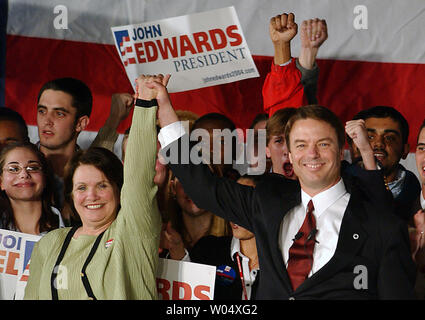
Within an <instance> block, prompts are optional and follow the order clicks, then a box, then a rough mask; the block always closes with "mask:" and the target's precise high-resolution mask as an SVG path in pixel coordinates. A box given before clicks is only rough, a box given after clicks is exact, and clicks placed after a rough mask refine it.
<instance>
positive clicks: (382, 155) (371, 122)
mask: <svg viewBox="0 0 425 320" xmlns="http://www.w3.org/2000/svg"><path fill="white" fill-rule="evenodd" d="M365 124H366V129H367V132H368V136H369V141H370V144H371V146H372V149H373V154H374V156H375V157H376V158H377V159H378V160H379V161H380V162H381V164H382V166H383V169H384V172H385V174H386V176H387V179H388V181H393V180H394V179H395V177H396V175H397V167H398V164H399V162H400V160H401V159H405V158H406V156H407V154H408V152H409V145H408V144H404V143H403V137H402V133H401V128H400V125H399V123H398V122H397V121H395V120H394V119H392V118H390V117H387V118H373V117H372V118H368V119H366V120H365Z"/></svg>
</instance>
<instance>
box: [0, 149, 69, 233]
mask: <svg viewBox="0 0 425 320" xmlns="http://www.w3.org/2000/svg"><path fill="white" fill-rule="evenodd" d="M0 168H1V172H0V186H1V192H0V214H1V216H0V217H1V218H0V228H1V229H7V230H12V231H19V232H23V233H29V234H37V235H39V234H41V235H42V234H45V233H47V232H48V231H51V230H53V229H56V228H58V227H63V226H64V225H63V222H62V218H61V216H60V213H59V211H58V210H57V209H56V208H54V207H53V206H52V203H53V190H52V186H53V182H52V181H53V173H52V171H51V169H50V167H49V165H48V163H47V161H46V158H45V157H44V155H43V154H42V153H41V152H40V151H39V150H38V149H37V147H36V146H35V145H34V144H32V143H29V142H24V143H13V144H10V145H7V146H6V147H5V148H4V149H3V150H2V152H1V154H0Z"/></svg>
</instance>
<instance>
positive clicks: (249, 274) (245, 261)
mask: <svg viewBox="0 0 425 320" xmlns="http://www.w3.org/2000/svg"><path fill="white" fill-rule="evenodd" d="M236 253H237V254H238V255H239V257H240V261H241V267H242V274H243V280H244V283H245V289H246V295H247V297H248V300H250V299H251V292H252V285H253V284H254V281H255V278H256V277H257V274H258V270H259V268H258V267H257V268H255V269H252V270H251V271H250V270H249V258H248V257H246V256H244V255H243V254H242V253H241V245H240V241H239V239H237V238H235V237H233V238H232V243H231V245H230V256H231V258H232V260H235V259H236V258H235V254H236ZM236 263H237V261H236ZM236 272H237V277H239V270H236ZM242 300H245V297H244V293H243V291H242Z"/></svg>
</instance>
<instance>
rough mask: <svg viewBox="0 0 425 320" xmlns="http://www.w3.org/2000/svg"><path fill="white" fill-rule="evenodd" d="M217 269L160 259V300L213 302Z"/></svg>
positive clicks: (158, 284)
mask: <svg viewBox="0 0 425 320" xmlns="http://www.w3.org/2000/svg"><path fill="white" fill-rule="evenodd" d="M215 274H216V267H215V266H209V265H205V264H199V263H193V262H184V261H177V260H170V259H162V258H160V259H159V267H158V273H157V279H156V281H157V288H158V297H159V299H160V300H213V299H214V286H215Z"/></svg>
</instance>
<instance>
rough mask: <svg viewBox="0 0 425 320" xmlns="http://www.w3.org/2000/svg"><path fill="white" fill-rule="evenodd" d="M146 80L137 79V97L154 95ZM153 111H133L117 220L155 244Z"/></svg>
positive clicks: (157, 221) (157, 217)
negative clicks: (153, 239) (152, 239)
mask: <svg viewBox="0 0 425 320" xmlns="http://www.w3.org/2000/svg"><path fill="white" fill-rule="evenodd" d="M148 81H153V79H152V78H149V77H144V76H140V77H139V78H137V85H138V93H137V98H138V99H141V100H145V101H150V100H151V99H153V98H155V97H156V92H154V91H153V90H151V89H149V88H147V87H146V82H148ZM136 105H137V103H136ZM156 113H157V107H156V106H152V107H149V108H145V107H139V106H136V107H135V110H134V112H133V120H132V125H131V129H130V133H129V137H128V142H127V151H126V157H125V162H124V184H123V187H122V191H121V211H120V213H119V214H118V217H117V219H121V220H124V221H125V225H126V228H127V229H126V230H127V231H128V232H134V234H135V235H136V234H137V235H140V236H141V237H142V238H155V239H157V240H158V244H159V235H160V229H161V216H160V214H159V210H158V206H157V200H156V193H157V189H158V188H157V186H156V185H155V184H154V181H153V178H154V176H155V159H156V153H157V133H156ZM120 215H121V216H120ZM157 248H158V247H156V250H157Z"/></svg>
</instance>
